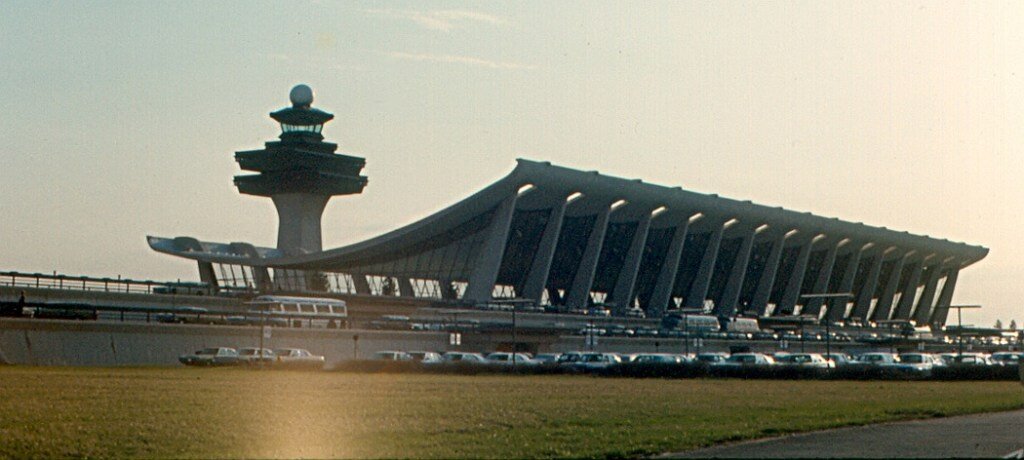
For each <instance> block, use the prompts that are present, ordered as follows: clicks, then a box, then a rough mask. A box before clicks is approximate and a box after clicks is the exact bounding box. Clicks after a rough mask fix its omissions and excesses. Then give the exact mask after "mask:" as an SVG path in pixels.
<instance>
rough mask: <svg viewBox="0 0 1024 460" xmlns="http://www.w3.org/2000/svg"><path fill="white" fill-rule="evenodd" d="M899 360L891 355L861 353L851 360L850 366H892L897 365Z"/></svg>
mask: <svg viewBox="0 0 1024 460" xmlns="http://www.w3.org/2000/svg"><path fill="white" fill-rule="evenodd" d="M899 362H900V358H899V357H898V356H896V355H895V354H892V353H875V352H872V353H862V354H860V355H858V356H857V357H856V358H854V359H853V361H852V364H862V365H870V366H892V365H895V364H898V363H899Z"/></svg>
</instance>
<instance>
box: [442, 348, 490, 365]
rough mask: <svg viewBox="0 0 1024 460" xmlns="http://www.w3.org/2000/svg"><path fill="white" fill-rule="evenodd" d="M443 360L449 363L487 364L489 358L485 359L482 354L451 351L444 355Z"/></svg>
mask: <svg viewBox="0 0 1024 460" xmlns="http://www.w3.org/2000/svg"><path fill="white" fill-rule="evenodd" d="M442 358H443V359H444V361H445V362H447V363H465V364H487V358H484V355H481V354H480V353H466V352H463V351H449V352H446V353H445V354H444V355H442Z"/></svg>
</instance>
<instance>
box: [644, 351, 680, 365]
mask: <svg viewBox="0 0 1024 460" xmlns="http://www.w3.org/2000/svg"><path fill="white" fill-rule="evenodd" d="M631 362H634V363H637V364H684V363H686V362H688V360H687V359H686V358H685V357H684V356H683V355H674V354H671V353H639V354H637V355H635V356H633V360H632V361H631Z"/></svg>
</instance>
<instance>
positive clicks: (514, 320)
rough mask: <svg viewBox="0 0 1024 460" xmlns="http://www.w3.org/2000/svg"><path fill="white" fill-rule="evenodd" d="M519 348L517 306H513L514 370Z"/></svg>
mask: <svg viewBox="0 0 1024 460" xmlns="http://www.w3.org/2000/svg"><path fill="white" fill-rule="evenodd" d="M518 349H519V342H518V339H517V337H516V307H515V306H514V305H513V306H512V370H515V369H516V351H518Z"/></svg>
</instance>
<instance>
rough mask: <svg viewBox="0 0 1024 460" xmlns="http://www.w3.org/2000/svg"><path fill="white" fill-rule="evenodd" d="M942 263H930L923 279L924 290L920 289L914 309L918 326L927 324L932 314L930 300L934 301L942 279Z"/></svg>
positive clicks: (915, 321)
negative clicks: (929, 269) (927, 272)
mask: <svg viewBox="0 0 1024 460" xmlns="http://www.w3.org/2000/svg"><path fill="white" fill-rule="evenodd" d="M943 267H944V265H943V264H942V263H941V262H940V263H937V264H935V265H932V271H931V272H929V274H928V280H927V281H925V284H924V290H923V291H921V299H919V300H918V301H917V309H916V310H914V323H916V324H917V325H918V326H924V325H925V324H928V320H929V319H931V316H932V302H934V301H935V291H936V290H938V287H939V280H940V279H942V272H943Z"/></svg>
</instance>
